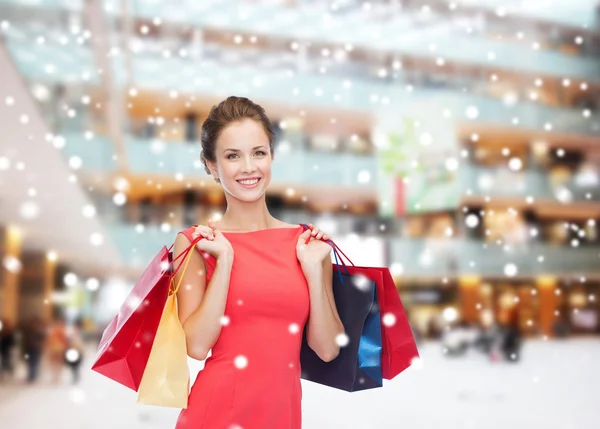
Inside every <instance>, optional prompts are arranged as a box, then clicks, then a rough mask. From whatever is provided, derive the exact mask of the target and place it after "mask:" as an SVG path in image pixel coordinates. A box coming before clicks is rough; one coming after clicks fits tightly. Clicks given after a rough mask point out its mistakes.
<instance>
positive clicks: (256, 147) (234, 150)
mask: <svg viewBox="0 0 600 429" xmlns="http://www.w3.org/2000/svg"><path fill="white" fill-rule="evenodd" d="M261 147H264V148H265V149H266V148H267V147H266V146H263V145H261V146H254V147H253V148H252V150H254V149H259V148H261ZM228 150H230V151H232V152H240V150H239V149H225V150H224V151H223V152H227V151H228Z"/></svg>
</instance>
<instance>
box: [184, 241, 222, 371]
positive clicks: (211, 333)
mask: <svg viewBox="0 0 600 429" xmlns="http://www.w3.org/2000/svg"><path fill="white" fill-rule="evenodd" d="M190 244H191V243H190V241H189V240H188V239H187V238H186V237H185V236H184V235H183V234H178V235H177V238H176V239H175V247H174V252H173V254H174V258H176V257H177V256H178V255H179V254H180V253H181V252H183V251H184V250H185V249H186V248H187V247H188V246H189V245H190ZM191 252H192V255H191V256H189V257H190V261H189V264H188V266H187V270H186V272H185V273H184V274H183V279H182V281H181V287H180V288H179V290H178V292H177V307H178V314H179V320H180V321H181V324H182V325H183V330H184V331H185V338H186V345H187V351H188V355H189V356H190V357H192V358H194V359H198V360H204V359H206V355H207V354H208V351H209V350H210V349H212V347H213V345H214V344H215V343H216V342H217V339H218V338H219V335H220V334H221V327H222V323H221V320H222V317H223V315H224V314H225V304H226V303H227V294H228V292H229V279H230V277H231V268H232V266H233V256H232V255H230V254H223V255H221V256H219V257H218V258H217V264H216V267H215V270H214V272H213V275H212V277H211V279H210V282H209V285H208V287H207V286H206V264H205V262H204V258H203V257H202V255H201V253H200V252H197V251H196V249H192V250H191ZM183 258H184V257H183V256H182V257H181V258H180V259H179V260H178V262H176V266H177V265H178V264H179V263H183V262H184V261H183ZM182 271H183V266H182V267H181V269H180V270H179V272H178V273H177V275H176V276H175V279H174V282H175V284H176V285H177V282H179V280H180V278H181V276H182Z"/></svg>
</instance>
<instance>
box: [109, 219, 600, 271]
mask: <svg viewBox="0 0 600 429" xmlns="http://www.w3.org/2000/svg"><path fill="white" fill-rule="evenodd" d="M107 229H108V230H109V231H110V234H111V236H112V238H113V240H114V242H115V243H116V245H117V247H118V249H119V251H120V253H121V255H122V257H123V259H124V261H125V263H126V264H127V265H128V266H131V267H135V268H143V267H144V266H145V265H147V264H148V262H149V261H150V260H151V259H152V257H153V256H154V255H155V254H156V253H157V252H158V250H159V249H160V248H161V246H167V247H169V246H170V245H171V244H172V243H173V241H174V240H175V236H176V234H177V232H178V230H176V228H171V227H169V226H164V227H162V228H161V227H158V226H143V227H142V226H136V225H133V224H129V225H128V224H120V223H115V224H110V225H107ZM387 240H389V241H388V243H389V257H388V259H387V260H386V261H385V265H386V266H389V267H392V266H393V268H394V270H396V269H397V267H398V266H400V271H399V272H400V275H401V276H404V277H411V276H427V277H440V279H441V278H442V277H444V276H453V275H471V274H472V275H482V276H498V277H508V276H533V275H565V274H568V275H589V274H598V273H600V264H598V263H597V262H598V254H599V253H600V246H598V245H594V246H581V247H577V248H574V247H568V246H558V245H556V246H555V245H551V244H543V243H530V244H528V245H523V246H521V247H516V246H513V247H512V248H510V250H508V251H507V250H505V246H499V245H497V244H485V243H484V242H482V241H480V240H466V239H453V240H450V239H448V240H444V239H431V240H428V239H404V238H395V237H390V238H388V239H387ZM398 264H399V265H398Z"/></svg>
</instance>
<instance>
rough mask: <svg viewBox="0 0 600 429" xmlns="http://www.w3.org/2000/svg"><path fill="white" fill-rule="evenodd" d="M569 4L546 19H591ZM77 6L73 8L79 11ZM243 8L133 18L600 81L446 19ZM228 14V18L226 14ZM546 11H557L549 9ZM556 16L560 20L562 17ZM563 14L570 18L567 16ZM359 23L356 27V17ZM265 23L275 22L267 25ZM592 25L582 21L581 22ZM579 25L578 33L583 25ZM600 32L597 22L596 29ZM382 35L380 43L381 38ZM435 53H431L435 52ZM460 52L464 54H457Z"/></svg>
mask: <svg viewBox="0 0 600 429" xmlns="http://www.w3.org/2000/svg"><path fill="white" fill-rule="evenodd" d="M105 3H106V7H105V10H107V12H108V13H112V14H118V13H120V8H119V7H118V5H117V2H115V1H106V2H105ZM572 3H573V2H569V3H568V4H565V5H563V6H562V8H558V9H557V10H552V11H551V12H548V13H545V14H543V15H542V16H544V17H546V18H551V17H555V18H556V17H558V16H560V17H562V19H565V18H569V19H573V17H574V16H577V17H583V16H585V14H586V12H587V13H590V16H593V15H594V9H593V5H587V6H584V7H581V6H579V7H578V6H577V5H574V4H572ZM2 4H5V5H9V4H11V5H13V6H14V5H15V4H17V2H16V0H13V1H11V0H2V2H0V6H2ZM79 4H80V2H79V1H77V2H75V7H77V8H78V7H79ZM37 5H39V6H40V7H42V6H43V7H46V8H47V7H60V8H62V7H67V6H68V7H69V8H73V5H71V4H70V2H69V1H67V0H64V1H43V2H37V1H36V2H35V3H33V4H29V5H26V6H29V7H31V6H37ZM248 6H249V5H244V4H242V3H240V2H238V1H226V2H222V1H221V2H218V3H214V4H210V3H197V4H196V3H194V2H190V3H182V4H179V5H177V7H172V8H169V9H165V8H163V7H161V5H160V3H159V2H148V1H142V0H137V1H135V2H133V5H132V8H131V9H132V14H133V15H134V16H136V17H138V18H143V19H147V20H153V19H154V18H156V17H161V18H162V19H163V20H164V21H174V22H178V23H182V24H189V25H195V26H198V27H200V28H202V27H206V26H210V27H213V28H214V27H218V28H220V29H222V30H225V31H227V30H228V31H232V32H235V31H237V32H240V33H249V34H255V33H256V32H257V31H260V32H267V33H268V34H270V35H272V36H275V37H278V38H289V39H290V40H300V41H302V40H318V41H319V42H321V43H324V44H342V43H343V44H352V45H354V46H359V47H361V48H365V49H369V50H371V51H392V50H393V51H394V52H397V53H399V54H401V55H402V54H404V55H406V54H412V55H416V56H418V57H430V58H431V59H432V60H435V59H436V58H438V57H443V58H444V59H445V60H446V61H457V62H468V63H471V64H478V65H481V66H484V67H490V66H491V67H495V68H508V69H512V70H523V71H527V72H530V73H534V74H535V73H540V74H541V75H548V74H551V75H554V76H557V77H561V78H562V77H564V76H565V74H566V75H568V76H571V77H577V78H582V79H591V80H596V79H597V78H598V76H600V64H599V62H598V61H596V60H594V59H589V58H581V57H576V56H570V55H564V54H561V53H557V52H544V51H533V50H532V48H531V47H530V46H528V45H517V44H511V43H505V42H499V41H494V40H490V39H486V38H483V37H481V38H477V37H473V36H464V35H462V34H461V33H460V32H459V31H458V30H457V29H456V28H455V27H454V26H453V24H452V23H449V22H448V21H447V18H445V17H439V18H438V19H437V21H436V20H435V19H432V21H431V22H430V23H429V25H428V26H427V28H420V27H419V21H418V19H417V17H418V12H412V11H410V10H403V14H402V15H399V16H397V17H395V18H393V19H389V20H383V21H382V20H375V19H368V18H367V19H365V18H364V15H361V14H360V13H361V11H360V10H359V9H357V10H356V11H355V12H354V13H348V14H346V15H338V16H336V19H335V20H331V22H329V25H323V26H315V27H311V28H310V29H307V28H305V26H304V25H303V23H305V22H313V21H314V20H315V19H316V20H320V19H322V14H323V13H330V12H331V11H330V10H329V9H328V8H327V7H325V6H324V5H317V4H310V5H298V6H296V7H295V8H293V9H290V7H289V6H287V5H284V4H280V5H276V4H269V5H266V4H261V5H260V6H259V5H252V7H251V8H249V7H248ZM228 9H229V12H228ZM517 9H518V13H522V14H525V15H532V14H533V15H534V16H535V13H537V12H539V10H541V9H543V8H538V7H536V8H535V10H534V9H532V8H525V7H523V8H517ZM546 9H554V7H552V8H546ZM559 10H561V11H563V12H559ZM565 11H566V12H565ZM357 15H358V16H362V17H363V19H361V20H360V21H358V22H357V21H356V20H355V21H354V22H352V20H353V19H355V17H356V16H357ZM265 17H270V18H269V19H268V20H267V19H265ZM589 20H592V21H594V22H595V20H594V19H593V18H589V17H588V18H585V19H584V20H583V22H585V21H589ZM583 22H582V21H578V22H577V26H581V25H582V24H583ZM595 25H597V22H595ZM376 35H379V37H376ZM432 45H433V46H435V49H430V48H429V47H430V46H432ZM457 46H460V49H456V47H457Z"/></svg>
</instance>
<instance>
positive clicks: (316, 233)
mask: <svg viewBox="0 0 600 429" xmlns="http://www.w3.org/2000/svg"><path fill="white" fill-rule="evenodd" d="M308 228H309V229H310V230H311V233H310V235H311V237H314V238H316V239H317V240H320V239H323V240H325V241H327V240H331V237H330V236H328V235H327V234H325V233H324V232H323V231H321V230H320V229H319V227H317V226H314V225H313V224H312V223H309V224H308Z"/></svg>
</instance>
